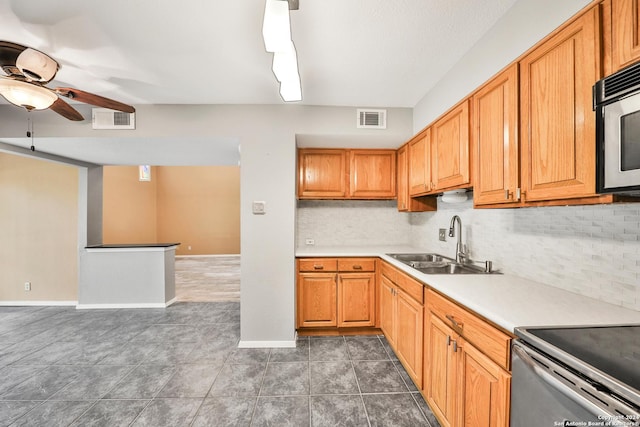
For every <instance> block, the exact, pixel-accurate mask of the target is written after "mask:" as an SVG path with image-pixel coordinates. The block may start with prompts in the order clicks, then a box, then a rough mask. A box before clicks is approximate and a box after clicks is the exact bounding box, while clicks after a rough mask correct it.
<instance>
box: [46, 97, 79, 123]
mask: <svg viewBox="0 0 640 427" xmlns="http://www.w3.org/2000/svg"><path fill="white" fill-rule="evenodd" d="M49 108H50V109H51V110H53V111H55V112H56V113H58V114H60V115H61V116H63V117H65V118H67V119H69V120H73V121H74V122H80V121H82V120H84V117H82V114H80V113H78V110H76V109H75V108H73V107H72V106H71V105H69V104H67V103H66V102H64V101H63V100H62V99H60V98H58V99H57V100H56V101H55V102H54V103H53V104H52V105H51V107H49Z"/></svg>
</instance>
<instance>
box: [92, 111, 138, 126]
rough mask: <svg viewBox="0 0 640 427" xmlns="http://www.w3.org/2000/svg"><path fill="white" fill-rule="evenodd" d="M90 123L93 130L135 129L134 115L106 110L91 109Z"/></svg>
mask: <svg viewBox="0 0 640 427" xmlns="http://www.w3.org/2000/svg"><path fill="white" fill-rule="evenodd" d="M91 122H92V123H91V125H92V127H93V129H135V128H136V115H135V113H123V112H122V111H114V110H109V109H108V108H92V113H91Z"/></svg>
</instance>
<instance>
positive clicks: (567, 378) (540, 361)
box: [512, 340, 640, 426]
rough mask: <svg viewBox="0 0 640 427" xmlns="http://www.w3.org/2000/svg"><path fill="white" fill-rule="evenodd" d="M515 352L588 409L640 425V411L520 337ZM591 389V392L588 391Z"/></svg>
mask: <svg viewBox="0 0 640 427" xmlns="http://www.w3.org/2000/svg"><path fill="white" fill-rule="evenodd" d="M512 353H513V357H514V359H515V358H516V357H517V358H519V359H520V360H521V361H522V362H523V363H524V365H525V366H526V367H527V369H529V370H530V371H531V372H532V373H533V374H535V375H536V376H537V377H538V378H540V379H541V380H542V381H544V382H545V383H546V384H548V385H549V386H550V387H553V388H554V389H555V390H558V391H559V392H560V393H562V394H563V395H565V396H566V397H567V398H569V399H571V400H572V401H573V402H575V403H576V404H578V405H580V406H581V407H582V408H584V409H585V410H586V411H588V412H590V413H592V414H594V415H596V416H601V417H602V418H601V419H602V420H604V421H606V422H607V425H610V426H635V425H638V424H636V422H637V421H638V419H639V418H637V417H638V416H640V414H638V412H637V411H636V410H634V409H633V408H631V407H629V406H627V405H624V404H623V403H622V402H620V401H619V400H618V399H615V398H614V397H612V396H610V395H608V394H607V393H603V392H600V391H598V390H596V389H595V388H594V387H593V385H592V384H591V383H590V382H588V381H586V380H585V379H583V378H581V377H579V376H577V375H575V374H574V373H572V372H570V371H569V370H567V369H566V368H565V367H563V366H562V365H560V364H558V363H556V362H555V361H553V360H551V359H549V358H548V357H547V356H545V355H543V354H541V353H538V352H537V351H535V350H533V349H531V348H529V347H527V346H526V345H524V344H522V343H521V342H520V340H515V341H514V342H513V345H512ZM588 390H590V391H591V392H588ZM594 397H595V398H594ZM597 400H600V401H601V402H604V403H605V404H606V405H607V406H608V407H609V408H610V409H606V408H604V405H603V404H602V403H597ZM620 414H628V415H629V416H628V417H626V418H625V417H622V416H621V415H620ZM599 418H600V417H599Z"/></svg>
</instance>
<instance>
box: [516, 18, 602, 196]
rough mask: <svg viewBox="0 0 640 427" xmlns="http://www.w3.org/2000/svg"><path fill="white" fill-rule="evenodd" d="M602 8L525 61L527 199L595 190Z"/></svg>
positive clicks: (523, 118)
mask: <svg viewBox="0 0 640 427" xmlns="http://www.w3.org/2000/svg"><path fill="white" fill-rule="evenodd" d="M599 28H600V26H599V8H598V7H594V8H592V9H590V10H589V11H587V12H586V13H584V14H583V15H582V16H581V17H579V18H578V19H576V20H575V21H573V22H571V23H570V24H569V25H567V26H566V27H564V28H562V29H561V30H560V31H558V32H557V33H555V34H554V35H553V36H552V37H551V38H549V39H548V40H546V41H545V42H543V43H542V44H540V45H539V46H537V47H536V48H535V49H534V50H533V51H531V52H530V53H529V54H527V55H526V56H525V57H524V58H523V59H522V60H521V61H520V88H521V99H520V113H521V129H520V140H521V144H522V153H521V156H522V157H521V159H522V164H521V180H522V188H523V197H524V200H525V201H542V200H555V199H570V198H581V197H589V196H594V195H595V171H596V168H595V115H594V114H593V111H592V99H591V87H592V86H593V84H594V83H595V82H596V80H598V78H600V71H599V70H600V33H599Z"/></svg>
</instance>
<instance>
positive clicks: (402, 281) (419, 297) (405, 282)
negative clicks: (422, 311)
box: [395, 271, 424, 304]
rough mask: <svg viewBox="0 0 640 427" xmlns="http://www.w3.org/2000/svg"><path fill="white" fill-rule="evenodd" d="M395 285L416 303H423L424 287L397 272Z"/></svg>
mask: <svg viewBox="0 0 640 427" xmlns="http://www.w3.org/2000/svg"><path fill="white" fill-rule="evenodd" d="M395 283H396V285H398V287H399V288H401V289H402V290H403V291H405V293H407V295H410V296H411V298H413V299H414V300H416V301H418V303H420V304H423V303H424V285H423V284H422V283H420V282H418V281H417V280H415V279H412V278H411V277H409V276H407V275H406V274H404V273H401V272H399V271H398V272H397V276H396V282H395Z"/></svg>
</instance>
